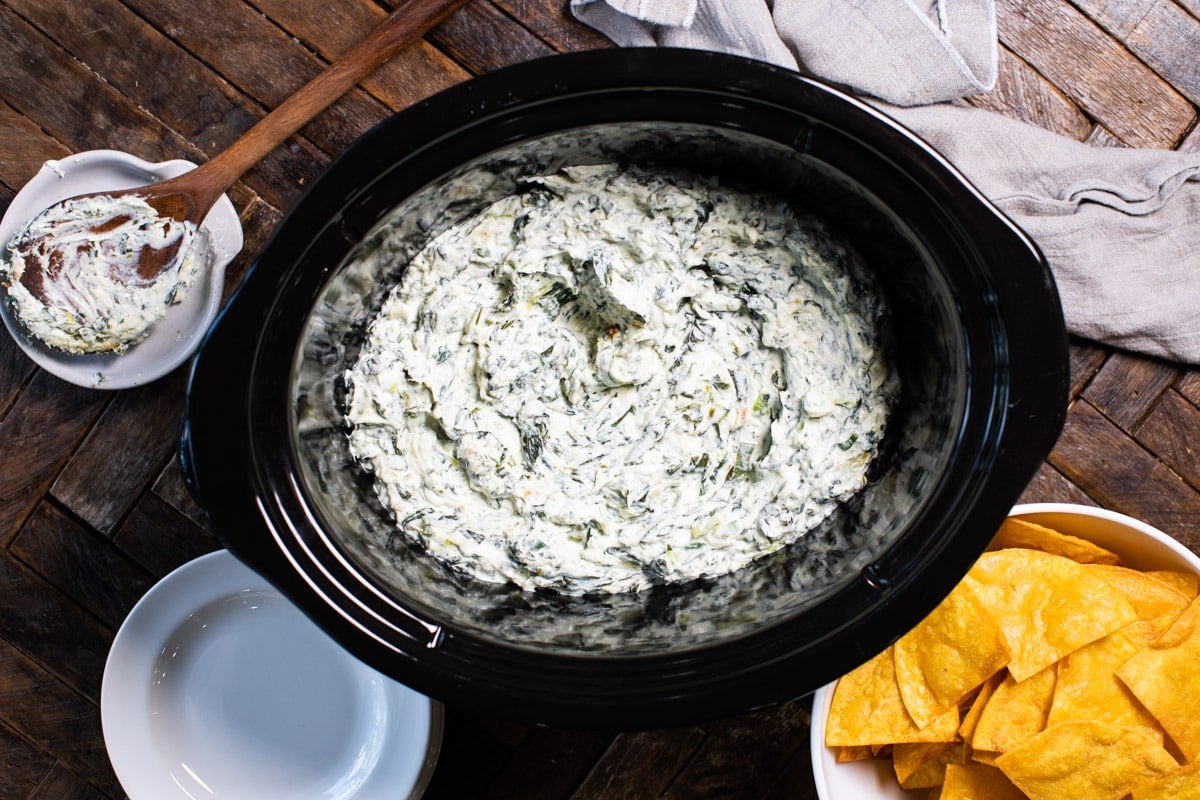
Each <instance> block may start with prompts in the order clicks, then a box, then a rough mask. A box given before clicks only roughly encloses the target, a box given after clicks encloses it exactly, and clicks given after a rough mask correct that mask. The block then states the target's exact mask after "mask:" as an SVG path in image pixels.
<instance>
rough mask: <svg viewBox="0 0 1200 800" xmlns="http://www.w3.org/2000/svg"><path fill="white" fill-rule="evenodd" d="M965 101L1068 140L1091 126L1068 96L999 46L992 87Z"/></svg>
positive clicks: (1084, 134) (1080, 136)
mask: <svg viewBox="0 0 1200 800" xmlns="http://www.w3.org/2000/svg"><path fill="white" fill-rule="evenodd" d="M965 102H966V103H968V104H970V105H973V106H975V107H977V108H986V109H988V110H989V111H995V112H997V113H1000V114H1004V115H1005V116H1009V117H1013V118H1015V119H1019V120H1021V121H1022V122H1028V123H1030V124H1032V125H1037V126H1038V127H1040V128H1045V129H1046V130H1049V131H1054V132H1055V133H1058V134H1061V135H1063V136H1069V137H1071V138H1072V139H1083V138H1084V137H1085V136H1087V134H1088V132H1089V131H1090V130H1091V128H1092V122H1091V120H1089V119H1088V117H1087V115H1086V114H1084V113H1083V111H1081V110H1080V109H1079V107H1078V106H1077V105H1075V104H1074V103H1072V102H1071V100H1070V98H1068V97H1067V96H1066V95H1065V94H1063V93H1062V92H1061V91H1059V90H1058V89H1057V88H1056V87H1055V86H1054V84H1052V83H1050V82H1049V81H1047V80H1046V79H1045V78H1043V77H1042V76H1041V75H1039V74H1038V73H1037V71H1035V70H1034V69H1033V68H1032V67H1030V66H1029V65H1028V64H1026V63H1025V62H1024V61H1022V60H1021V59H1019V58H1018V57H1017V56H1016V55H1015V54H1014V53H1013V52H1012V51H1011V50H1009V49H1008V48H1007V47H1001V48H1000V57H999V69H998V71H997V75H996V86H995V88H994V89H992V90H991V91H990V92H983V93H981V94H976V95H972V96H971V97H968V98H967V99H966V101H965Z"/></svg>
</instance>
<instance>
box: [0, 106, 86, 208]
mask: <svg viewBox="0 0 1200 800" xmlns="http://www.w3.org/2000/svg"><path fill="white" fill-rule="evenodd" d="M69 154H70V151H69V150H68V149H67V148H66V147H65V146H64V145H63V144H62V142H59V141H56V140H54V139H52V138H50V137H49V136H47V135H46V134H45V133H43V132H42V130H41V129H40V128H38V127H37V126H36V125H34V124H33V122H31V121H30V120H29V118H28V117H26V116H25V115H23V114H21V113H20V112H19V111H17V110H16V109H15V108H13V107H12V106H10V105H9V104H8V103H0V183H3V184H4V185H5V186H7V187H9V188H10V189H12V191H13V192H14V193H15V192H18V191H20V189H21V187H22V186H24V185H25V183H26V182H27V181H28V180H29V179H30V178H32V177H33V176H34V175H36V174H37V171H38V170H39V169H41V167H42V164H44V163H45V162H46V161H49V160H50V159H53V158H62V157H63V156H66V155H69Z"/></svg>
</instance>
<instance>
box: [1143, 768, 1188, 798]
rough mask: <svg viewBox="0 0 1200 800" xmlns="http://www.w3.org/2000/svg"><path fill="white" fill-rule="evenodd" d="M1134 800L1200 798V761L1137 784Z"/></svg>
mask: <svg viewBox="0 0 1200 800" xmlns="http://www.w3.org/2000/svg"><path fill="white" fill-rule="evenodd" d="M1133 800H1200V761H1197V762H1196V763H1195V764H1188V765H1187V766H1186V767H1180V768H1179V769H1177V770H1175V771H1174V772H1172V773H1171V774H1170V775H1167V776H1166V777H1163V778H1158V779H1156V780H1153V781H1150V783H1146V784H1143V785H1141V786H1135V787H1134V789H1133Z"/></svg>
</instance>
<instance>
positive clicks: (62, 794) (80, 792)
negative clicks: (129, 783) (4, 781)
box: [4, 764, 124, 800]
mask: <svg viewBox="0 0 1200 800" xmlns="http://www.w3.org/2000/svg"><path fill="white" fill-rule="evenodd" d="M4 796H7V795H4ZM109 796H110V795H104V794H101V793H100V791H99V790H97V789H96V788H95V787H92V786H89V785H88V784H87V783H85V782H84V781H83V779H82V778H80V777H79V776H78V775H76V774H75V773H73V772H71V771H70V770H69V769H67V768H66V767H65V766H63V765H62V764H55V765H54V766H53V767H52V768H51V769H50V772H49V773H48V774H47V775H46V777H45V778H43V779H42V782H41V783H39V784H38V786H37V788H36V789H34V791H33V793H32V794H31V795H29V800H102V798H105V797H109ZM111 796H112V797H123V796H124V795H123V794H117V795H111Z"/></svg>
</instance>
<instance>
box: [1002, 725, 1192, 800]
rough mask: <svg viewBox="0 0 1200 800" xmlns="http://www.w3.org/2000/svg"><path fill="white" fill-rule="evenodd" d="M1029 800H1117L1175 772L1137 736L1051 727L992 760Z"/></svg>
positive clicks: (1167, 758) (1100, 728) (1149, 741)
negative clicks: (994, 760)
mask: <svg viewBox="0 0 1200 800" xmlns="http://www.w3.org/2000/svg"><path fill="white" fill-rule="evenodd" d="M996 766H997V767H999V768H1000V769H1001V770H1003V771H1004V774H1005V775H1007V776H1008V779H1009V780H1011V781H1012V782H1013V783H1014V784H1016V785H1017V786H1018V787H1019V788H1020V789H1021V791H1023V792H1025V794H1027V795H1028V796H1029V797H1030V798H1031V800H1067V799H1068V798H1069V799H1070V800H1121V798H1123V797H1125V795H1127V794H1129V792H1130V791H1131V790H1132V789H1133V788H1134V787H1135V786H1138V785H1140V784H1143V783H1146V782H1147V781H1150V780H1153V779H1154V778H1157V777H1161V776H1163V775H1167V774H1170V773H1172V772H1174V771H1175V770H1176V769H1178V768H1179V765H1178V764H1177V763H1176V762H1175V759H1174V758H1172V757H1171V754H1170V753H1168V752H1167V751H1166V750H1164V749H1163V747H1162V745H1161V744H1159V743H1158V742H1157V741H1155V740H1154V738H1153V737H1152V736H1150V735H1149V734H1147V733H1146V732H1145V731H1143V730H1137V729H1133V728H1113V727H1110V726H1108V725H1103V724H1101V723H1098V722H1092V721H1090V720H1076V721H1072V722H1063V723H1059V724H1058V725H1053V726H1051V727H1049V728H1046V730H1044V731H1042V732H1041V733H1039V734H1037V735H1036V736H1034V737H1033V738H1032V739H1029V740H1028V741H1026V742H1025V743H1024V744H1022V745H1020V746H1019V747H1014V748H1013V749H1011V750H1009V751H1008V752H1006V753H1004V754H1002V755H1000V756H998V757H997V758H996Z"/></svg>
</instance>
